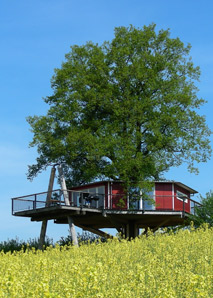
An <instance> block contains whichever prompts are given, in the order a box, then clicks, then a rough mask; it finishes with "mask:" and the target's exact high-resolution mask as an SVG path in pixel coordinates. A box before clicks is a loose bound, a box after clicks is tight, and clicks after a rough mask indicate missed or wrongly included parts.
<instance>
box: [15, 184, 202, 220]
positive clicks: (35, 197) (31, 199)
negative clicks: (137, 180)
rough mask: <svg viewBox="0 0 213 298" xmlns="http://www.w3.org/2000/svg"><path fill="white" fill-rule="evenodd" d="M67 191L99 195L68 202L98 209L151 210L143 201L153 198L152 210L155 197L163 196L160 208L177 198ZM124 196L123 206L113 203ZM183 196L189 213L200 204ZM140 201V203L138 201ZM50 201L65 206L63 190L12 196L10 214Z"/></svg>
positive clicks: (173, 208) (47, 204) (38, 206)
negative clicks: (95, 197) (107, 201)
mask: <svg viewBox="0 0 213 298" xmlns="http://www.w3.org/2000/svg"><path fill="white" fill-rule="evenodd" d="M57 192H58V194H57ZM48 193H53V194H54V193H55V194H56V195H58V198H57V196H56V198H55V197H53V198H51V199H49V200H48V201H47V200H46V199H47V197H46V195H47V194H48ZM68 193H78V194H80V196H81V195H83V194H89V195H90V196H91V195H92V196H93V195H95V196H99V199H101V198H102V199H101V200H100V201H99V200H98V201H96V202H97V203H92V202H93V201H92V200H94V198H93V199H92V198H90V202H89V203H88V199H89V198H88V199H87V198H85V197H83V196H81V201H80V200H79V201H78V200H77V198H76V199H74V198H73V197H72V199H71V202H70V203H71V206H74V207H75V206H77V207H83V206H86V207H89V208H98V209H100V208H101V209H102V208H103V209H116V210H117V209H121V210H133V209H134V210H143V211H144V210H152V209H148V207H147V206H146V207H145V208H146V209H144V206H145V205H144V204H145V202H147V201H149V200H150V201H151V200H153V201H155V203H156V205H155V203H154V202H153V204H150V207H151V205H153V206H155V207H154V208H156V209H153V210H159V209H157V208H159V206H158V203H157V202H156V199H157V198H164V201H163V202H165V203H161V204H162V207H160V208H162V209H166V208H165V205H164V204H166V201H167V199H171V198H172V200H173V201H174V198H178V195H177V194H169V195H158V194H157V195H156V194H153V195H149V198H148V197H147V198H146V197H145V198H144V197H143V195H139V194H132V196H128V194H126V193H118V194H100V193H97V192H88V191H84V190H68ZM40 195H44V196H43V198H42V200H41V198H39V196H40ZM108 196H110V197H111V199H110V205H109V206H108V205H106V206H105V203H104V202H105V198H106V197H108ZM125 196H126V202H125V206H123V207H122V206H121V207H119V206H118V205H117V203H116V202H115V201H114V203H113V199H116V197H118V198H122V197H125ZM131 197H134V198H135V200H132V198H131ZM27 198H28V199H27ZM185 198H186V199H188V200H189V202H192V204H193V205H190V213H191V211H192V210H193V209H194V208H195V207H199V206H202V204H201V203H199V202H197V201H195V200H193V199H191V198H189V197H187V196H186V197H185ZM76 200H77V201H76ZM18 201H20V202H26V203H23V204H26V206H25V207H24V206H23V205H20V206H18V205H17V204H18ZM137 201H138V203H137V204H138V207H137V204H136V205H134V202H137ZM141 201H142V203H139V202H141ZM16 202H17V203H16ZM27 202H28V203H27ZM182 202H183V204H182V205H183V206H182V209H181V210H182V212H183V213H185V212H189V211H187V210H186V206H188V205H187V204H188V202H186V201H185V200H184V199H182ZM51 203H58V204H59V205H60V206H66V204H65V201H64V200H63V190H61V189H56V190H52V191H46V192H40V193H36V194H31V195H26V196H21V197H16V198H12V214H15V213H16V212H18V211H24V210H34V209H38V208H43V207H41V205H40V204H45V206H44V207H48V206H51ZM37 204H39V205H37ZM88 204H89V205H88ZM113 204H115V205H113ZM130 204H133V207H132V206H130ZM141 204H142V205H141ZM94 205H95V206H94ZM141 206H142V207H141ZM132 208H133V209H132ZM141 208H142V209H141ZM151 208H152V207H151ZM178 208H179V207H178ZM187 208H188V207H187ZM170 209H171V210H173V211H175V210H176V209H175V207H174V203H173V205H172V208H168V210H170ZM176 211H177V210H176Z"/></svg>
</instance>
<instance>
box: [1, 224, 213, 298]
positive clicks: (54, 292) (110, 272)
mask: <svg viewBox="0 0 213 298" xmlns="http://www.w3.org/2000/svg"><path fill="white" fill-rule="evenodd" d="M212 243H213V229H208V228H202V229H199V230H192V231H191V232H190V231H188V230H185V231H183V230H181V231H179V232H178V233H177V234H175V235H173V234H168V233H165V234H157V235H150V236H149V237H146V236H143V237H141V238H138V239H135V240H134V241H126V240H121V241H119V240H113V241H109V242H107V243H100V244H90V245H82V246H80V247H79V248H76V247H67V246H66V247H63V248H61V247H56V248H48V249H47V250H46V251H44V252H41V251H35V250H33V249H32V250H30V249H29V250H28V251H27V252H25V253H24V252H16V253H13V254H11V253H6V254H4V253H3V252H2V253H0V297H16V298H18V297H36V298H39V297H110V298H111V297H113V298H114V297H122V298H126V297H131V298H133V297H144V298H148V297H156V298H161V297H162V298H167V297H170V298H172V297H174V298H176V297H181V298H184V297H185V298H190V297H205V298H207V297H213V289H212V282H213V262H212V255H213V249H212V247H213V246H212Z"/></svg>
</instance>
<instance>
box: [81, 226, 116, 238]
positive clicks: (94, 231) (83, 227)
mask: <svg viewBox="0 0 213 298" xmlns="http://www.w3.org/2000/svg"><path fill="white" fill-rule="evenodd" d="M78 226H79V228H82V229H83V230H86V231H89V232H91V233H93V234H96V235H98V236H101V237H104V238H106V239H113V238H114V237H113V236H112V235H110V234H108V233H105V232H103V231H101V230H99V229H94V228H91V227H86V226H82V225H78Z"/></svg>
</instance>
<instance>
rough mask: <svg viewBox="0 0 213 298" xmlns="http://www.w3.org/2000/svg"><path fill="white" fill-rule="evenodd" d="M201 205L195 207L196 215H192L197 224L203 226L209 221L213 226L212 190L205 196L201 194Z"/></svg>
mask: <svg viewBox="0 0 213 298" xmlns="http://www.w3.org/2000/svg"><path fill="white" fill-rule="evenodd" d="M201 204H202V206H200V207H195V214H196V215H195V216H191V217H190V219H191V220H193V222H194V224H195V226H201V225H202V224H204V223H208V224H209V225H210V226H211V227H213V191H212V190H210V191H209V192H207V193H206V196H205V197H202V196H201Z"/></svg>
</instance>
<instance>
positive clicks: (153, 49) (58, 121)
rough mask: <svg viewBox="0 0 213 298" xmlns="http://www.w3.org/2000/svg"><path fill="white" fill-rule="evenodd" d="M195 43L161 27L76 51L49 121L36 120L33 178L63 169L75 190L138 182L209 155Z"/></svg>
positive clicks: (121, 30)
mask: <svg viewBox="0 0 213 298" xmlns="http://www.w3.org/2000/svg"><path fill="white" fill-rule="evenodd" d="M189 52H190V45H186V46H185V45H184V44H183V42H181V41H180V39H179V38H174V39H173V38H171V37H170V32H169V30H160V31H159V32H156V29H155V25H150V26H144V27H143V28H142V29H137V28H135V27H133V26H130V27H128V28H126V27H118V28H115V36H114V39H113V40H112V41H111V42H104V43H103V44H102V45H98V44H94V43H92V42H88V43H86V44H85V45H83V46H77V45H74V46H72V47H71V51H70V52H69V53H68V54H66V55H65V57H66V60H65V62H64V63H63V64H62V66H61V68H59V69H56V70H55V75H54V76H53V78H52V81H51V84H52V85H51V86H52V89H53V95H51V96H48V97H46V98H45V102H46V103H47V104H49V106H50V107H49V110H48V112H47V115H45V116H34V117H29V118H28V122H29V123H30V125H31V129H32V132H33V134H34V137H33V140H32V142H31V144H30V145H31V146H36V147H37V150H38V158H37V162H36V164H34V165H31V166H30V167H29V172H28V177H29V178H33V177H34V176H36V175H37V173H38V172H40V171H42V170H44V169H45V168H46V167H47V166H48V165H49V164H52V163H58V162H59V163H63V164H64V167H65V175H66V178H67V181H68V183H69V185H74V184H82V183H86V182H91V181H93V180H95V179H106V178H108V179H121V180H123V181H125V182H126V183H129V182H130V181H133V182H135V183H136V184H139V182H140V181H146V180H152V179H159V177H160V176H161V175H162V174H163V173H164V172H165V171H167V170H168V169H169V168H170V167H173V166H179V165H180V164H182V163H183V162H186V163H187V164H188V168H189V170H190V171H196V170H197V169H196V167H195V165H196V163H197V162H206V161H207V159H208V158H209V156H210V153H211V149H210V145H209V135H210V131H209V129H208V127H207V126H206V123H205V118H204V117H203V116H201V115H199V114H198V113H197V110H198V109H199V107H200V106H201V105H202V104H203V103H204V102H205V101H204V100H203V99H200V98H198V97H197V94H196V93H197V88H196V86H195V82H196V81H197V80H198V79H199V75H200V70H199V67H195V66H194V65H193V62H192V60H191V57H190V55H189Z"/></svg>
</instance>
